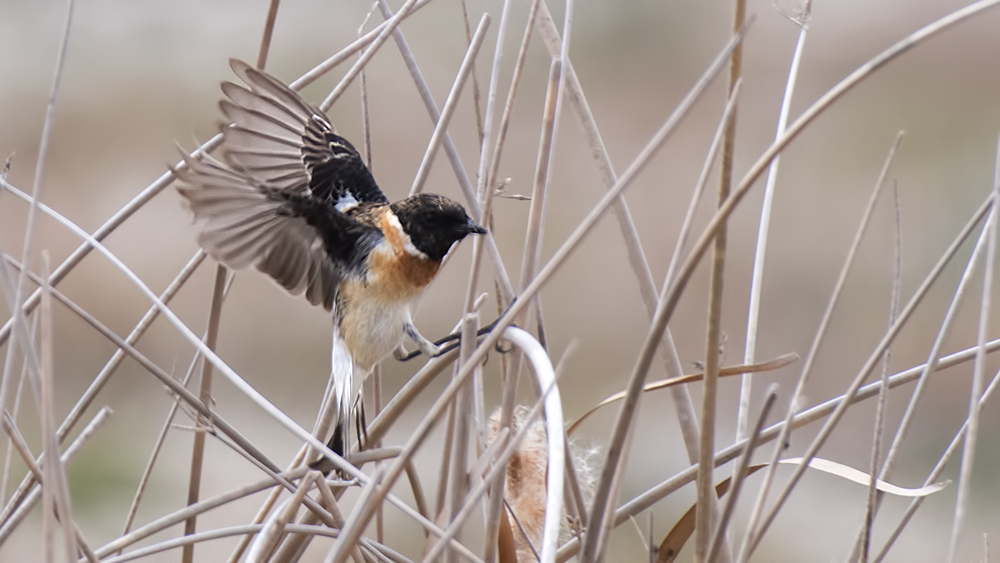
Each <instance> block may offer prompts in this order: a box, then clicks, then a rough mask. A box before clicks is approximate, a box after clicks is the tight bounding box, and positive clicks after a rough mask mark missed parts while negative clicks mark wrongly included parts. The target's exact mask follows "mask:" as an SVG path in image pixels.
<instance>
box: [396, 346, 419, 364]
mask: <svg viewBox="0 0 1000 563" xmlns="http://www.w3.org/2000/svg"><path fill="white" fill-rule="evenodd" d="M418 353H419V352H418ZM392 357H393V358H396V359H397V360H399V361H401V362H405V361H406V360H409V359H410V358H412V357H413V356H410V353H409V352H407V351H406V346H403V343H402V342H400V343H399V346H396V349H395V350H393V351H392Z"/></svg>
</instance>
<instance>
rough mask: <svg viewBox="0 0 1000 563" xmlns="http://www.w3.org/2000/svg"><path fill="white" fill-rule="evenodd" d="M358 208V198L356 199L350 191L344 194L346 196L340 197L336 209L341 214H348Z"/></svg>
mask: <svg viewBox="0 0 1000 563" xmlns="http://www.w3.org/2000/svg"><path fill="white" fill-rule="evenodd" d="M357 206H358V200H357V198H355V197H354V194H352V193H351V192H350V191H349V190H348V191H345V192H344V195H342V196H340V199H338V200H337V205H336V206H335V207H336V208H337V211H340V212H341V213H346V212H347V211H349V210H351V209H354V208H355V207H357Z"/></svg>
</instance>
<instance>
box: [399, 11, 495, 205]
mask: <svg viewBox="0 0 1000 563" xmlns="http://www.w3.org/2000/svg"><path fill="white" fill-rule="evenodd" d="M490 19H491V18H490V15H489V14H483V17H482V19H480V20H479V26H478V27H477V28H476V34H475V35H474V36H473V37H472V43H471V44H470V45H469V50H468V51H466V52H465V58H464V59H462V65H461V66H460V67H459V69H458V75H456V76H455V82H454V84H452V87H451V92H449V93H448V98H447V100H445V103H444V109H443V110H441V118H440V119H438V122H437V125H436V126H435V127H434V133H433V134H432V135H431V140H430V141H429V142H428V143H427V150H426V151H425V152H424V158H423V159H422V160H421V161H420V168H418V169H417V174H416V176H415V177H414V178H413V185H412V186H411V187H410V195H411V196H412V195H414V194H417V193H420V192H421V191H422V190H423V187H424V182H425V181H426V180H427V175H428V174H430V171H431V164H433V163H434V157H435V156H436V155H437V151H438V148H439V147H440V146H441V141H442V139H443V137H444V132H445V130H446V129H448V123H449V122H451V116H452V115H454V113H455V108H457V107H458V98H459V96H460V95H461V94H462V87H463V86H465V80H466V79H467V78H468V77H469V73H470V72H472V63H473V62H474V61H475V60H476V55H478V54H479V48H480V47H481V46H482V45H483V39H485V38H486V30H487V29H488V28H489V26H490Z"/></svg>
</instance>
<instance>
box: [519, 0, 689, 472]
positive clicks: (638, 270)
mask: <svg viewBox="0 0 1000 563" xmlns="http://www.w3.org/2000/svg"><path fill="white" fill-rule="evenodd" d="M539 8H540V9H539V10H538V26H539V33H540V35H541V36H542V39H543V41H544V42H545V46H546V48H547V49H548V51H549V55H550V56H551V57H555V56H556V54H557V53H561V52H562V42H561V41H560V38H559V32H558V30H557V29H556V27H555V23H554V22H553V21H552V16H551V14H550V13H549V10H548V6H547V5H546V4H545V2H544V0H542V1H541V2H540V3H539ZM563 67H564V69H563V73H564V74H565V75H566V79H567V83H566V86H567V89H568V93H569V100H570V102H571V104H572V105H573V108H574V109H575V110H576V115H577V119H578V120H579V121H580V124H581V126H582V127H583V133H584V136H585V137H586V139H587V143H588V144H589V145H590V149H591V153H592V155H593V158H594V162H595V164H596V165H597V169H598V172H599V173H600V175H601V179H602V180H603V182H604V185H605V186H607V189H609V190H610V189H612V188H613V187H614V186H615V184H616V183H617V181H618V177H617V176H616V174H615V171H614V167H613V165H612V163H611V157H610V155H608V151H607V148H606V147H605V146H604V140H603V139H602V138H601V133H600V130H599V129H598V128H597V123H596V121H595V119H594V115H593V113H592V112H591V111H590V106H589V104H588V103H587V98H586V96H585V95H584V93H583V88H582V86H581V85H580V81H579V79H578V78H577V76H576V72H575V71H574V70H573V65H572V63H571V62H570V61H569V60H568V59H566V60H564V61H563ZM612 212H613V214H614V216H615V219H616V221H617V222H618V226H619V230H620V231H621V234H622V240H623V241H624V242H625V250H626V254H627V255H628V261H629V264H630V265H631V266H632V271H633V273H634V274H635V276H636V280H637V281H638V283H639V295H640V297H642V301H643V304H644V305H645V306H646V312H647V314H648V315H649V317H650V319H652V317H653V314H654V313H655V311H656V304H657V291H656V287H655V285H654V282H653V274H652V272H651V271H650V269H649V263H648V262H647V260H646V256H645V253H644V252H643V250H642V243H641V242H640V240H639V233H638V231H637V230H636V227H635V223H634V222H633V221H632V215H631V213H630V211H629V208H628V204H627V203H626V201H625V198H624V197H623V196H622V197H618V198H616V199H615V202H614V207H613V208H612ZM662 350H663V352H662V357H663V362H664V369H665V370H666V372H667V375H668V376H670V377H679V376H681V375H683V373H684V372H683V368H682V367H681V361H680V357H679V356H678V354H677V349H676V347H675V346H674V341H673V336H672V335H671V334H670V330H669V329H667V331H666V332H665V333H664V341H663V343H662ZM671 395H672V396H673V401H674V405H675V409H676V411H677V421H678V424H679V425H680V429H681V434H682V436H683V437H684V445H685V447H686V448H687V453H688V460H689V461H690V462H691V463H694V462H695V461H696V459H697V455H698V450H697V443H698V440H699V437H698V436H699V430H698V421H697V419H698V417H697V415H696V414H695V410H694V403H693V402H692V401H691V395H690V393H689V392H688V390H687V388H686V387H677V388H674V389H672V390H671Z"/></svg>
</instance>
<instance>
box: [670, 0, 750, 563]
mask: <svg viewBox="0 0 1000 563" xmlns="http://www.w3.org/2000/svg"><path fill="white" fill-rule="evenodd" d="M745 20H746V0H735V2H734V10H733V27H732V31H733V33H739V32H740V29H741V28H742V27H743V26H744V25H745V23H746V21H745ZM742 69H743V44H742V43H740V44H737V45H736V48H734V49H733V52H732V54H731V55H730V57H729V86H728V88H729V93H730V95H731V94H732V93H733V92H734V91H735V89H736V88H737V87H738V86H739V84H740V75H741V74H742ZM733 99H734V100H735V99H736V98H733ZM738 108H739V106H738V105H735V104H734V105H733V108H732V117H731V118H730V119H728V120H727V123H726V132H725V134H724V138H723V141H722V162H721V164H720V165H719V196H718V200H717V203H716V205H717V206H722V204H724V203H725V201H726V199H727V198H729V192H730V191H731V190H732V181H733V180H732V176H733V159H734V153H735V152H736V116H737V112H738ZM727 233H728V226H727V224H726V223H722V225H721V226H720V227H719V230H718V232H717V233H716V236H715V246H714V247H713V248H712V263H711V267H710V269H709V280H708V285H709V289H708V293H709V297H708V316H707V324H708V326H707V330H706V335H705V379H704V383H703V384H702V399H701V424H700V425H699V426H700V427H701V436H700V438H701V440H700V442H699V444H698V481H697V489H698V492H697V497H698V506H700V507H701V510H699V511H698V513H697V514H696V515H695V528H694V560H695V561H696V562H703V561H706V560H707V557H708V551H709V549H710V548H711V545H710V544H711V542H712V526H713V523H714V522H715V520H716V519H717V518H718V513H717V511H718V508H717V500H716V499H717V497H716V494H715V478H714V471H713V470H714V469H715V468H714V467H712V463H711V460H712V456H713V454H714V452H715V423H716V420H715V417H716V414H715V413H716V408H717V403H718V388H719V363H720V357H719V345H720V338H721V333H722V326H721V323H722V289H723V287H724V285H725V272H726V242H727ZM665 285H669V282H668V283H667V284H665ZM745 363H752V362H745ZM727 559H728V558H727Z"/></svg>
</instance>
